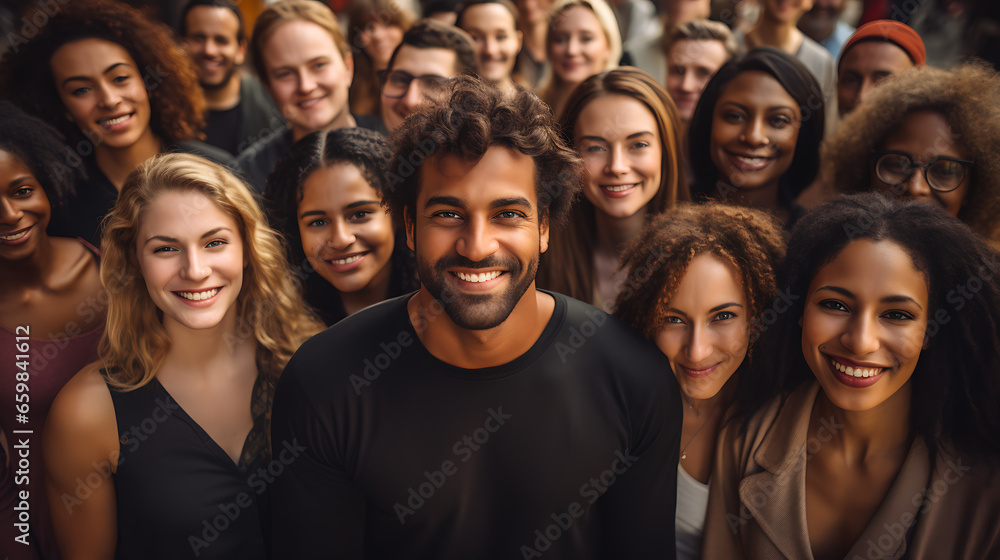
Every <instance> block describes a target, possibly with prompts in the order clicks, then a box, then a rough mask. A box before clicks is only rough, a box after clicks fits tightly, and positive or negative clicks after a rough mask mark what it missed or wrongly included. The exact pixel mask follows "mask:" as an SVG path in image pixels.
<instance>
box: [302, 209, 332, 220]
mask: <svg viewBox="0 0 1000 560" xmlns="http://www.w3.org/2000/svg"><path fill="white" fill-rule="evenodd" d="M309 216H326V212H325V211H323V210H308V211H306V212H303V213H302V214H299V219H302V218H307V217H309Z"/></svg>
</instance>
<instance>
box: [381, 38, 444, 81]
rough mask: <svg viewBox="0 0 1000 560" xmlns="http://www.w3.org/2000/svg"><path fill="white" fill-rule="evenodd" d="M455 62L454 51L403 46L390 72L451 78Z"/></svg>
mask: <svg viewBox="0 0 1000 560" xmlns="http://www.w3.org/2000/svg"><path fill="white" fill-rule="evenodd" d="M457 60H458V56H457V55H456V54H455V51H452V50H449V49H445V48H439V47H430V48H426V49H421V48H418V47H414V46H413V45H403V46H401V47H400V48H399V52H398V53H396V59H395V60H394V61H393V63H392V70H402V71H404V72H408V73H410V74H412V75H414V76H425V75H435V76H445V77H451V76H454V75H455V66H456V64H455V63H456V61H457Z"/></svg>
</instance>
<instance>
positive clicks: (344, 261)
mask: <svg viewBox="0 0 1000 560" xmlns="http://www.w3.org/2000/svg"><path fill="white" fill-rule="evenodd" d="M363 256H364V255H354V256H353V257H347V258H346V259H334V260H332V261H330V262H332V263H333V264H349V263H352V262H354V261H356V260H358V259H360V258H361V257H363Z"/></svg>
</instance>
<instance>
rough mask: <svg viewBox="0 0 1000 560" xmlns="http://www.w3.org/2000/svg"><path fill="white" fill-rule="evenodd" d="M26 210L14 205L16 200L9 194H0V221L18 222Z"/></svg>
mask: <svg viewBox="0 0 1000 560" xmlns="http://www.w3.org/2000/svg"><path fill="white" fill-rule="evenodd" d="M23 215H24V212H23V211H21V209H20V208H18V207H17V206H15V205H14V202H13V201H12V200H11V199H10V197H7V196H0V221H2V222H4V223H8V224H14V223H17V222H18V220H20V219H21V216H23Z"/></svg>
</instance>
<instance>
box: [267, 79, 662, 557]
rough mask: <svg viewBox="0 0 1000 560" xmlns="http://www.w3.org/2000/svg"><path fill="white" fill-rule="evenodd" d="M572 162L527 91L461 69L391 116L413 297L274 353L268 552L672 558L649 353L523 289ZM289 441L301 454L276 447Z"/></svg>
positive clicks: (573, 175) (658, 390)
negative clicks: (402, 113) (278, 374)
mask: <svg viewBox="0 0 1000 560" xmlns="http://www.w3.org/2000/svg"><path fill="white" fill-rule="evenodd" d="M581 172H582V167H581V163H580V160H579V159H578V157H577V156H576V154H575V153H574V152H573V151H571V150H569V149H568V148H567V147H566V146H565V145H564V144H563V143H562V141H561V140H559V138H558V135H557V132H556V129H555V127H554V124H553V122H552V119H551V116H549V114H548V110H547V109H546V107H545V106H544V105H543V104H542V103H541V101H539V100H538V98H537V97H535V96H534V95H533V94H531V93H528V92H523V91H522V92H519V93H517V94H516V95H515V96H514V97H513V98H509V97H505V96H503V95H501V94H500V92H499V91H498V90H497V89H496V88H495V87H494V86H492V85H490V84H487V83H485V82H483V81H481V80H479V79H478V78H470V77H463V78H459V79H458V82H457V85H456V86H455V89H454V91H453V92H452V93H451V97H450V99H449V100H447V101H446V102H444V103H443V104H442V106H438V107H433V108H428V109H425V110H424V111H421V112H418V113H416V114H414V115H413V117H411V118H409V119H407V120H406V122H405V123H404V124H403V126H402V128H401V129H400V132H399V135H398V138H397V145H396V147H395V155H394V159H393V162H392V164H390V173H391V174H390V177H391V179H390V185H389V187H388V188H387V189H386V190H385V192H383V193H382V194H383V200H384V202H386V203H387V205H388V206H389V208H390V211H391V212H392V214H393V217H394V218H395V219H397V220H398V221H399V222H400V224H401V226H402V227H405V228H406V233H407V240H408V244H409V245H410V247H411V248H413V249H414V251H415V253H416V260H417V267H418V270H419V274H420V280H421V288H420V290H419V291H418V292H417V293H416V294H412V295H407V296H402V297H400V298H396V299H393V300H389V301H386V302H383V303H381V304H378V305H375V306H373V307H370V308H368V309H366V310H363V311H360V312H358V313H355V314H354V315H351V316H350V317H348V318H347V319H345V320H343V321H341V322H340V323H338V324H337V325H334V326H333V327H331V328H330V329H328V330H327V331H326V332H324V333H321V334H320V335H318V336H316V337H314V338H313V339H311V340H309V341H308V342H306V343H305V344H303V346H302V347H301V348H300V349H299V351H298V352H297V353H296V354H295V356H294V357H293V358H292V359H291V361H290V362H289V363H288V366H287V367H286V369H285V372H284V374H283V376H282V378H281V380H280V382H279V384H278V388H277V392H276V395H275V400H274V409H273V421H272V448H273V449H274V452H275V457H276V459H275V461H274V463H275V465H274V466H275V467H276V468H274V469H271V474H272V475H274V477H273V480H274V482H273V488H272V490H273V492H272V500H273V510H272V520H273V524H272V525H273V529H274V534H273V545H274V553H275V557H276V558H289V559H293V558H294V559H296V560H301V559H308V558H334V557H335V558H434V559H450V558H454V559H464V558H476V559H489V558H497V559H501V558H540V557H545V558H563V559H589V558H616V559H617V558H657V559H662V558H673V557H674V546H675V545H674V504H675V498H676V476H677V471H676V467H677V456H678V439H679V437H680V426H681V423H680V399H679V390H678V387H677V383H676V380H675V379H674V376H673V375H672V374H671V372H670V369H669V365H668V363H667V360H666V358H665V357H664V356H663V355H662V354H661V353H660V351H659V350H658V349H657V348H656V347H655V346H653V345H652V344H650V343H648V342H647V341H645V340H643V339H642V338H641V337H640V336H639V335H638V334H636V333H634V332H633V331H631V330H629V329H628V328H627V327H625V326H624V325H623V324H621V323H619V322H618V321H617V320H616V319H614V318H612V317H610V316H608V315H606V314H605V313H603V312H602V311H600V310H598V309H596V308H594V307H591V306H589V305H587V304H584V303H582V302H579V301H576V300H573V299H570V298H567V297H565V296H563V295H560V294H554V293H548V292H542V291H539V290H536V289H535V283H534V276H535V271H536V270H537V267H538V261H539V258H540V257H541V253H542V252H544V251H545V249H546V248H547V245H548V237H549V227H550V225H553V226H555V225H558V224H561V223H562V222H563V221H564V220H565V218H566V215H567V213H568V211H569V207H570V204H571V201H572V199H573V198H574V196H576V195H577V194H578V192H579V189H580V185H581ZM361 258H365V256H364V255H361ZM288 446H292V448H295V449H298V450H300V451H301V453H300V454H299V455H297V456H295V457H292V456H290V455H288V454H287V453H286V456H285V457H284V458H281V457H282V456H281V455H280V453H281V451H282V450H284V449H287V448H288Z"/></svg>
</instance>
